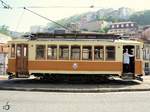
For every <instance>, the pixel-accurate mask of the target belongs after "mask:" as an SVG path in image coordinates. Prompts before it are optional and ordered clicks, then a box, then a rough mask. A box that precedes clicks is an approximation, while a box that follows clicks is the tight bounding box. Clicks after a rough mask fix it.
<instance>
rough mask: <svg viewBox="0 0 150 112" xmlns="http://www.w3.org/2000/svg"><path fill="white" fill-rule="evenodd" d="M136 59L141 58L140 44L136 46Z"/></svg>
mask: <svg viewBox="0 0 150 112" xmlns="http://www.w3.org/2000/svg"><path fill="white" fill-rule="evenodd" d="M136 59H140V46H138V45H137V46H136Z"/></svg>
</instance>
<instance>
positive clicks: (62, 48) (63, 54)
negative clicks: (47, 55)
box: [59, 46, 69, 60]
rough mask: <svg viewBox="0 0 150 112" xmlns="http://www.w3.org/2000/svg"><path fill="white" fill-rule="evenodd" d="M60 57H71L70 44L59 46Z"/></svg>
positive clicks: (65, 58)
mask: <svg viewBox="0 0 150 112" xmlns="http://www.w3.org/2000/svg"><path fill="white" fill-rule="evenodd" d="M59 59H64V60H67V59H69V47H68V46H60V47H59Z"/></svg>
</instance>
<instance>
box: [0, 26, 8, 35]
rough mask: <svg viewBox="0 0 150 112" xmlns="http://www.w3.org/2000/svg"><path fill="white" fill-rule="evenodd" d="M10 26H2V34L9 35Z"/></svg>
mask: <svg viewBox="0 0 150 112" xmlns="http://www.w3.org/2000/svg"><path fill="white" fill-rule="evenodd" d="M8 28H9V27H8V26H6V25H2V26H0V33H2V34H5V35H9V30H8Z"/></svg>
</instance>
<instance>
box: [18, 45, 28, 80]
mask: <svg viewBox="0 0 150 112" xmlns="http://www.w3.org/2000/svg"><path fill="white" fill-rule="evenodd" d="M16 75H17V77H18V78H19V77H20V78H23V77H24V78H25V77H28V76H29V73H28V45H27V44H17V47H16Z"/></svg>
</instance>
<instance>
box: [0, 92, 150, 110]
mask: <svg viewBox="0 0 150 112" xmlns="http://www.w3.org/2000/svg"><path fill="white" fill-rule="evenodd" d="M7 105H9V106H10V109H9V110H7V109H8V108H7ZM0 112H150V92H119V93H117V92H115V93H54V92H52V93H51V92H23V91H0Z"/></svg>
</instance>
